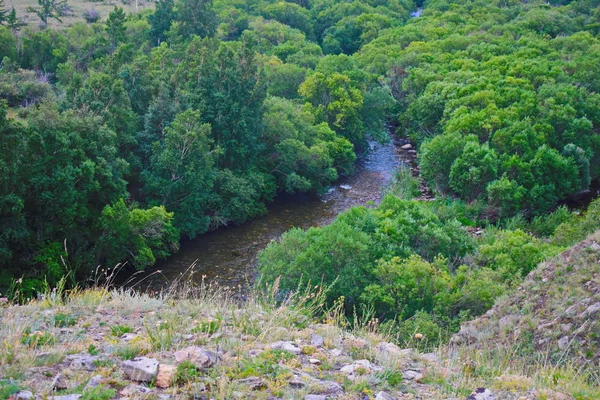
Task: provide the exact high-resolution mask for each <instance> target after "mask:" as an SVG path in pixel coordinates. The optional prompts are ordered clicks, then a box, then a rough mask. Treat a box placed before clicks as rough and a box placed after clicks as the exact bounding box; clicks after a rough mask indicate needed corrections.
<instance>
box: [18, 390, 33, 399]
mask: <svg viewBox="0 0 600 400" xmlns="http://www.w3.org/2000/svg"><path fill="white" fill-rule="evenodd" d="M15 400H33V393H31V392H30V391H29V390H21V391H20V392H17V393H16V394H15Z"/></svg>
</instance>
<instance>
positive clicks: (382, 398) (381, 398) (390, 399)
mask: <svg viewBox="0 0 600 400" xmlns="http://www.w3.org/2000/svg"><path fill="white" fill-rule="evenodd" d="M375 400H396V399H395V398H394V396H392V395H391V394H389V393H387V392H379V393H377V396H375Z"/></svg>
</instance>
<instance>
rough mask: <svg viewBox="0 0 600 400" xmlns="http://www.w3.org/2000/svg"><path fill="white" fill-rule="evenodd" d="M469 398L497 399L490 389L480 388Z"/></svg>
mask: <svg viewBox="0 0 600 400" xmlns="http://www.w3.org/2000/svg"><path fill="white" fill-rule="evenodd" d="M467 400H496V396H495V395H494V393H492V391H491V390H490V389H486V388H478V389H475V390H474V391H473V393H471V395H470V396H469V397H467Z"/></svg>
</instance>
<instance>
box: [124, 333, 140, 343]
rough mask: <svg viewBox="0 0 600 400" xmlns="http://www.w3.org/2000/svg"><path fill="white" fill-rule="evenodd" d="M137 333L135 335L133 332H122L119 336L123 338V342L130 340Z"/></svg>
mask: <svg viewBox="0 0 600 400" xmlns="http://www.w3.org/2000/svg"><path fill="white" fill-rule="evenodd" d="M137 337H138V335H136V334H135V333H124V334H123V335H122V336H121V339H122V340H124V341H125V342H131V341H132V340H133V339H135V338H137Z"/></svg>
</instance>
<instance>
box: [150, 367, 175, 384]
mask: <svg viewBox="0 0 600 400" xmlns="http://www.w3.org/2000/svg"><path fill="white" fill-rule="evenodd" d="M176 372H177V367H176V366H174V365H168V364H160V365H159V366H158V374H157V375H156V381H154V384H155V385H156V386H157V387H159V388H163V389H165V388H168V387H171V385H173V380H174V379H173V378H174V377H175V373H176Z"/></svg>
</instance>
